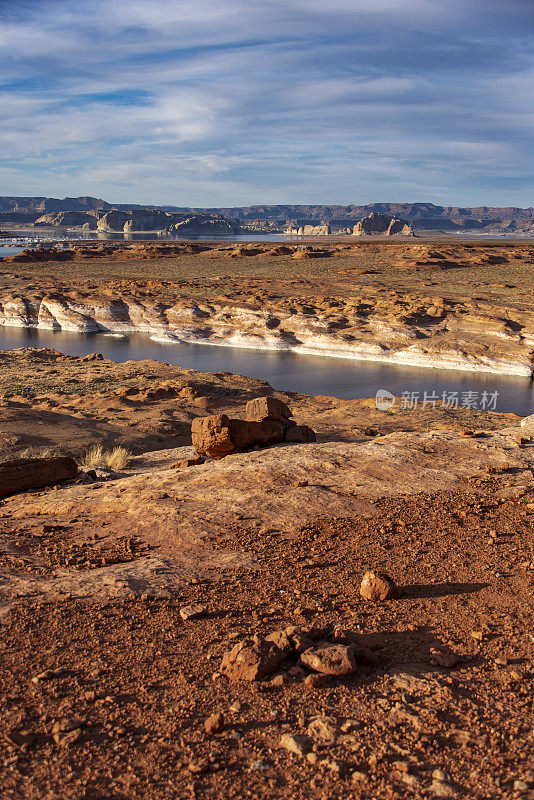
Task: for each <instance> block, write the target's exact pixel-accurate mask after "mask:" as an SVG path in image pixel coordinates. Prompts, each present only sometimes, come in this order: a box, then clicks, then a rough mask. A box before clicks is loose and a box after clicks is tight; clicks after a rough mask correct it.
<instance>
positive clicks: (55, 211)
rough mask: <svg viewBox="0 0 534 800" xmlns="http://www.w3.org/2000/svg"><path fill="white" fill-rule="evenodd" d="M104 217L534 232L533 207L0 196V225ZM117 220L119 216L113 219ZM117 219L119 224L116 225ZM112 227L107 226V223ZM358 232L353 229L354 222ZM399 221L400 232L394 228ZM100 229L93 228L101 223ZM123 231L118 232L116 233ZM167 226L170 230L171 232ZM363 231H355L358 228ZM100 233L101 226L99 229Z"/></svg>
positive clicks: (335, 231) (170, 223)
mask: <svg viewBox="0 0 534 800" xmlns="http://www.w3.org/2000/svg"><path fill="white" fill-rule="evenodd" d="M108 213H111V214H112V216H111V217H107V224H108V228H107V230H108V231H109V232H127V233H128V232H132V233H133V232H135V231H147V232H148V231H152V232H159V231H168V230H170V231H171V232H172V233H176V232H183V233H186V232H187V233H194V232H198V233H202V232H203V231H206V232H209V233H212V232H213V233H217V234H219V233H220V234H223V233H227V234H228V233H241V234H247V233H275V234H276V233H286V234H288V235H292V236H328V235H329V234H330V235H347V234H353V233H355V231H354V228H355V227H356V228H357V231H356V235H359V236H361V235H368V231H369V233H370V234H371V235H373V234H374V235H380V236H385V235H388V229H389V225H390V222H391V221H394V222H395V224H394V226H393V227H392V228H391V229H390V230H389V235H390V236H391V235H395V233H396V234H400V235H411V233H410V231H409V230H405V231H404V233H403V228H404V225H407V226H409V227H411V228H412V230H413V231H415V233H417V232H418V231H426V232H429V231H443V232H446V233H453V232H455V233H458V232H461V233H469V232H471V231H473V232H476V233H480V232H484V233H488V234H497V235H499V234H502V235H510V236H516V237H517V236H522V235H525V236H532V235H533V234H534V208H516V207H512V206H510V207H506V208H494V207H491V206H478V207H476V208H462V207H459V206H437V205H434V204H433V203H369V204H367V205H354V204H352V205H260V206H234V207H228V208H215V207H212V208H192V207H189V206H174V205H173V206H170V205H161V206H154V205H139V204H136V203H128V204H121V203H114V204H113V205H112V204H110V203H107V202H106V201H105V200H101V199H100V198H97V197H65V198H63V199H58V198H54V197H7V196H5V197H0V224H2V225H4V224H7V225H9V226H10V227H11V228H16V227H18V226H24V227H26V226H29V225H37V226H51V227H55V228H72V229H75V230H95V220H96V223H98V220H101V219H103V218H104V217H106V215H107V214H108ZM121 214H122V215H123V216H120V215H121ZM380 216H385V217H387V218H388V219H389V222H388V224H387V225H386V226H385V228H384V229H383V230H380V231H379V230H371V229H370V228H368V226H367V222H366V220H367V219H368V218H371V219H373V225H374V224H375V222H376V223H377V224H378V220H375V218H376V217H380ZM121 220H122V224H120V221H121ZM112 221H113V222H112ZM359 223H361V224H360V226H359V227H358V224H359ZM399 223H402V226H401V228H400V230H399V229H398V228H399ZM105 224H106V223H101V225H105ZM125 225H126V228H125V227H124V226H125ZM175 226H178V227H177V228H176V227H175ZM362 229H363V230H362ZM100 230H102V231H105V230H106V228H100Z"/></svg>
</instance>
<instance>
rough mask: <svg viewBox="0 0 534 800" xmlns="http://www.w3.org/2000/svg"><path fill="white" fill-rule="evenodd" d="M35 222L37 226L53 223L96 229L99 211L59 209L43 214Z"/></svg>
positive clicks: (66, 226) (62, 225)
mask: <svg viewBox="0 0 534 800" xmlns="http://www.w3.org/2000/svg"><path fill="white" fill-rule="evenodd" d="M33 224H34V225H37V226H41V225H51V226H53V227H54V228H83V229H84V230H89V231H96V229H97V212H95V211H87V212H84V211H59V212H56V213H51V214H43V215H42V217H39V218H38V219H36V220H35V222H34V223H33Z"/></svg>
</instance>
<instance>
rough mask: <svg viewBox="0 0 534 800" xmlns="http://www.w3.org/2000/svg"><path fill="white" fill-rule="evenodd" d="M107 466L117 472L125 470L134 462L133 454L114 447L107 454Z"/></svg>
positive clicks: (123, 448)
mask: <svg viewBox="0 0 534 800" xmlns="http://www.w3.org/2000/svg"><path fill="white" fill-rule="evenodd" d="M105 458H106V466H107V467H108V468H109V469H113V470H115V471H117V470H120V469H125V468H126V467H127V466H128V464H129V463H130V461H131V460H132V454H131V453H130V451H129V450H127V449H126V448H125V447H114V448H113V450H112V451H111V452H110V453H106V454H105Z"/></svg>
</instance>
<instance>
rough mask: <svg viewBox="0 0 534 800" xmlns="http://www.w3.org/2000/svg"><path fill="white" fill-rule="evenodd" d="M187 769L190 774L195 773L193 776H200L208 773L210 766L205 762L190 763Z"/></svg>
mask: <svg viewBox="0 0 534 800" xmlns="http://www.w3.org/2000/svg"><path fill="white" fill-rule="evenodd" d="M187 769H188V770H189V772H191V773H193V775H200V774H201V773H203V772H207V771H208V769H209V764H208V762H207V761H204V760H200V761H190V762H189V764H188V765H187Z"/></svg>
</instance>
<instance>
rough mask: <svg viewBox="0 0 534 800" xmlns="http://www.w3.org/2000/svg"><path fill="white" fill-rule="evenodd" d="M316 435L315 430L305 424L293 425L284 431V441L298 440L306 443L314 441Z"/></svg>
mask: <svg viewBox="0 0 534 800" xmlns="http://www.w3.org/2000/svg"><path fill="white" fill-rule="evenodd" d="M316 441H317V437H316V436H315V431H313V430H312V429H311V428H309V427H308V426H307V425H293V427H291V428H288V429H287V431H286V442H300V443H304V444H307V443H308V442H316Z"/></svg>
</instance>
